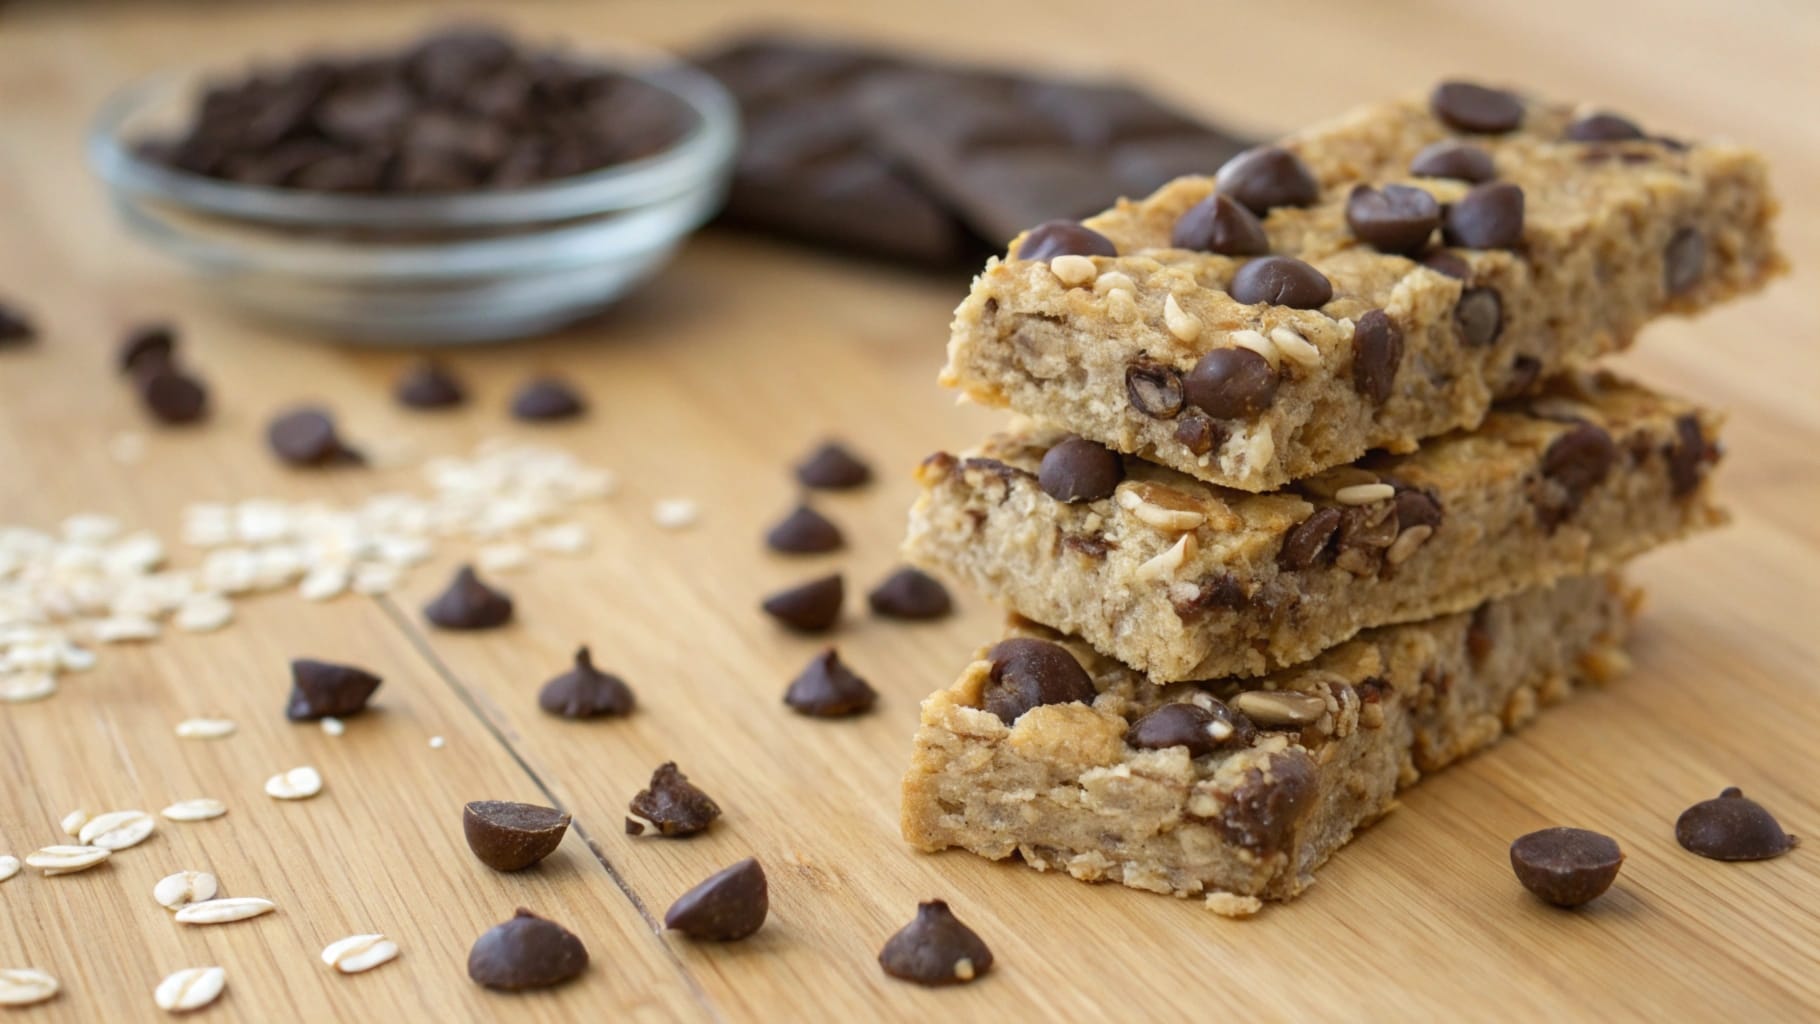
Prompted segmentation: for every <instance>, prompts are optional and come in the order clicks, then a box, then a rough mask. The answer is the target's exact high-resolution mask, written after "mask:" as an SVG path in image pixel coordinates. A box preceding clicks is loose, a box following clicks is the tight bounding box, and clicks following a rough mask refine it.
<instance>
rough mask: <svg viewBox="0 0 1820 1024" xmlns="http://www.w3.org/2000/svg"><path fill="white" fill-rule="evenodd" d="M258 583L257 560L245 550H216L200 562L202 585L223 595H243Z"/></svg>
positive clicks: (255, 556) (250, 552) (251, 553)
mask: <svg viewBox="0 0 1820 1024" xmlns="http://www.w3.org/2000/svg"><path fill="white" fill-rule="evenodd" d="M258 582H259V558H258V556H257V555H255V554H253V552H252V551H250V550H248V549H247V548H216V549H215V550H213V551H211V552H209V554H208V557H207V558H205V559H203V560H202V585H203V586H204V587H206V588H207V589H209V590H213V591H217V592H219V593H223V594H244V593H247V592H248V591H250V590H252V589H253V588H254V586H256V585H257V584H258Z"/></svg>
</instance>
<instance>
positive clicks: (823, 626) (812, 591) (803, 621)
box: [761, 573, 847, 633]
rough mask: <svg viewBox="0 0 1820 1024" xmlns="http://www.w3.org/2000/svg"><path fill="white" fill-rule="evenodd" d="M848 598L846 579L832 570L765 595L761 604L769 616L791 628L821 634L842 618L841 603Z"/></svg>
mask: <svg viewBox="0 0 1820 1024" xmlns="http://www.w3.org/2000/svg"><path fill="white" fill-rule="evenodd" d="M846 598H847V584H846V581H845V580H844V579H843V578H842V577H841V574H840V573H832V574H830V575H827V576H822V577H819V578H817V579H813V580H810V581H809V582H807V583H803V584H800V585H798V586H794V587H790V588H789V589H787V590H780V591H778V592H777V593H775V594H772V595H771V596H769V597H767V598H765V600H764V602H763V604H762V605H761V607H762V608H763V609H764V610H765V613H766V614H767V615H770V616H771V617H772V618H774V619H776V620H777V621H779V622H781V623H783V624H784V625H786V626H788V627H790V628H791V629H794V630H797V631H799V632H803V633H820V632H824V631H826V630H828V629H832V628H833V627H834V623H835V622H836V621H838V620H839V619H840V609H841V605H842V604H843V603H844V602H845V601H846Z"/></svg>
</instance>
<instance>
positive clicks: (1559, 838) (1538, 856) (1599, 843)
mask: <svg viewBox="0 0 1820 1024" xmlns="http://www.w3.org/2000/svg"><path fill="white" fill-rule="evenodd" d="M1623 863H1624V853H1623V851H1621V850H1619V849H1618V843H1617V841H1616V840H1614V839H1612V838H1611V837H1610V836H1606V835H1600V834H1599V833H1597V832H1589V831H1587V830H1586V829H1583V828H1545V829H1543V830H1541V831H1540V832H1531V833H1530V834H1528V835H1526V836H1522V837H1519V838H1518V839H1517V841H1516V842H1514V843H1511V844H1510V866H1511V869H1512V870H1514V871H1515V872H1516V873H1517V881H1519V882H1522V883H1523V888H1525V889H1528V890H1529V891H1530V892H1532V893H1535V894H1536V895H1537V896H1538V897H1540V898H1541V899H1542V900H1543V901H1545V902H1547V903H1552V904H1554V905H1555V906H1557V907H1577V906H1580V905H1582V904H1585V903H1590V902H1592V901H1593V900H1595V899H1598V898H1599V896H1600V895H1602V894H1603V893H1604V892H1605V890H1607V889H1609V888H1611V883H1612V882H1614V881H1616V880H1617V877H1618V868H1619V866H1621V865H1622V864H1623Z"/></svg>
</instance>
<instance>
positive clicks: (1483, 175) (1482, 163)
mask: <svg viewBox="0 0 1820 1024" xmlns="http://www.w3.org/2000/svg"><path fill="white" fill-rule="evenodd" d="M1409 173H1411V174H1413V175H1415V176H1416V177H1418V178H1453V179H1454V180H1456V181H1466V182H1471V183H1473V184H1475V185H1476V184H1478V183H1479V182H1481V181H1490V180H1491V179H1493V178H1495V177H1497V176H1498V172H1497V168H1496V167H1495V166H1494V165H1493V164H1492V160H1491V154H1490V153H1487V152H1486V151H1485V150H1484V149H1483V148H1481V147H1479V146H1475V145H1473V144H1472V143H1470V142H1461V141H1459V140H1458V139H1445V140H1443V141H1441V142H1435V143H1431V144H1429V145H1427V146H1424V147H1422V151H1421V152H1420V153H1417V154H1416V158H1415V159H1414V160H1411V161H1410V162H1409Z"/></svg>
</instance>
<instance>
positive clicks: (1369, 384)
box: [1352, 309, 1403, 405]
mask: <svg viewBox="0 0 1820 1024" xmlns="http://www.w3.org/2000/svg"><path fill="white" fill-rule="evenodd" d="M1402 365H1403V329H1402V328H1400V327H1398V326H1397V322H1396V321H1395V320H1392V319H1391V318H1390V314H1388V313H1386V312H1384V311H1383V310H1381V309H1374V310H1370V311H1368V312H1367V313H1365V314H1364V315H1363V316H1361V317H1359V319H1358V322H1357V323H1355V324H1353V328H1352V386H1353V390H1355V391H1357V392H1358V393H1359V394H1360V395H1362V396H1364V398H1365V400H1366V401H1368V402H1371V403H1373V404H1376V405H1383V404H1384V402H1385V401H1386V400H1388V399H1389V398H1390V393H1391V391H1392V389H1393V388H1394V386H1395V385H1396V382H1397V370H1398V368H1399V367H1401V366H1402Z"/></svg>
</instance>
